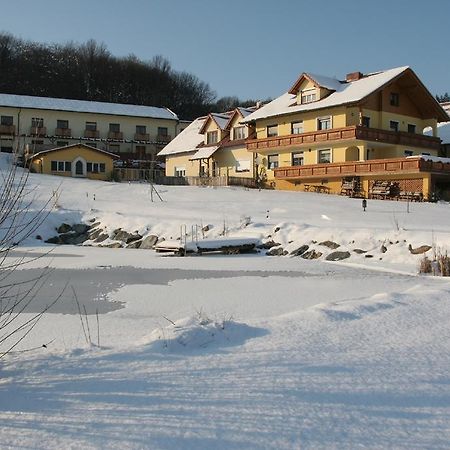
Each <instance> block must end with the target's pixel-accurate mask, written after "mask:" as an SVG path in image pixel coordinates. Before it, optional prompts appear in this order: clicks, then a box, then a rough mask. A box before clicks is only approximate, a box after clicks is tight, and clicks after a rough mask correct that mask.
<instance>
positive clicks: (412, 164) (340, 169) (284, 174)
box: [274, 157, 450, 180]
mask: <svg viewBox="0 0 450 450" xmlns="http://www.w3.org/2000/svg"><path fill="white" fill-rule="evenodd" d="M418 172H433V173H448V174H449V175H450V163H442V162H436V161H427V160H425V159H422V158H420V157H417V158H392V159H373V160H369V161H348V162H341V163H329V164H311V165H305V166H290V167H278V168H277V169H274V174H275V178H277V179H285V180H289V179H300V178H301V179H312V178H326V177H329V178H333V177H337V178H339V177H349V176H360V175H387V174H392V173H395V174H401V173H418Z"/></svg>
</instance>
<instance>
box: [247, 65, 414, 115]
mask: <svg viewBox="0 0 450 450" xmlns="http://www.w3.org/2000/svg"><path fill="white" fill-rule="evenodd" d="M407 69H409V67H408V66H404V67H397V68H395V69H390V70H385V71H383V72H377V73H373V74H368V75H366V76H365V77H363V78H360V79H359V80H356V81H351V82H344V83H339V86H337V85H336V86H335V87H336V91H335V92H333V93H331V94H330V95H329V96H328V97H325V98H324V99H322V100H318V101H316V102H311V103H305V104H302V105H298V104H297V103H296V95H294V94H289V93H288V92H286V93H285V94H283V95H281V96H280V97H278V98H276V99H275V100H273V101H271V102H270V103H267V104H266V105H264V106H263V107H261V108H260V109H257V110H256V111H255V112H254V113H252V114H250V115H248V116H247V117H246V118H245V119H244V120H242V123H246V122H251V121H253V120H256V119H264V118H268V117H273V116H280V115H284V114H291V113H295V112H300V111H314V110H316V109H322V108H329V107H332V106H337V105H345V104H348V103H354V102H358V101H360V100H362V99H363V98H365V97H367V96H368V95H370V94H371V93H373V92H375V91H377V90H378V89H380V88H381V87H383V86H384V85H385V84H387V83H389V81H391V80H393V79H394V78H396V77H398V76H399V75H400V74H402V73H403V72H405V71H406V70H407ZM311 76H314V77H316V76H317V75H311ZM324 78H326V77H324ZM328 80H332V79H331V78H328ZM321 81H322V82H324V81H325V80H321ZM336 81H337V80H336ZM319 84H320V83H319Z"/></svg>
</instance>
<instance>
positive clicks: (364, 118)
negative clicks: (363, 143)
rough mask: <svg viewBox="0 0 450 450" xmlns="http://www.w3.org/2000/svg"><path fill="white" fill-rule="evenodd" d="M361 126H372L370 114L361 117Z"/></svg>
mask: <svg viewBox="0 0 450 450" xmlns="http://www.w3.org/2000/svg"><path fill="white" fill-rule="evenodd" d="M361 126H363V127H366V128H370V117H369V116H362V117H361Z"/></svg>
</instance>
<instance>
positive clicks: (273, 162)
mask: <svg viewBox="0 0 450 450" xmlns="http://www.w3.org/2000/svg"><path fill="white" fill-rule="evenodd" d="M267 167H268V169H271V170H273V169H276V168H277V167H278V155H269V156H268V157H267Z"/></svg>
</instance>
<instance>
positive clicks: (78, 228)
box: [72, 223, 90, 234]
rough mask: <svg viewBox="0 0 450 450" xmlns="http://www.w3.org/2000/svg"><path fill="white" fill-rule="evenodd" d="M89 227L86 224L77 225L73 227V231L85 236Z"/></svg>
mask: <svg viewBox="0 0 450 450" xmlns="http://www.w3.org/2000/svg"><path fill="white" fill-rule="evenodd" d="M89 228H90V227H89V226H88V225H86V224H84V223H76V224H75V225H73V227H72V230H73V231H74V232H75V233H77V234H84V233H86V231H88V230H89Z"/></svg>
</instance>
